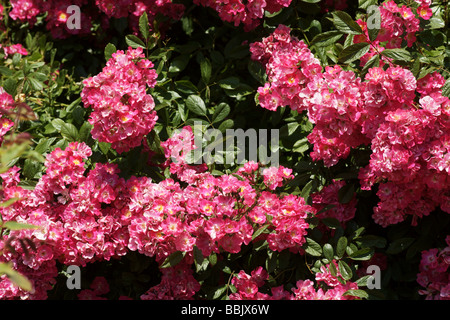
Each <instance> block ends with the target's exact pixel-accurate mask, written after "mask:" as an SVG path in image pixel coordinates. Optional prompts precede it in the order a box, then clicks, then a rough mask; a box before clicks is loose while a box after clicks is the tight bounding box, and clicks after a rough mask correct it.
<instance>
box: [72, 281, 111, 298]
mask: <svg viewBox="0 0 450 320" xmlns="http://www.w3.org/2000/svg"><path fill="white" fill-rule="evenodd" d="M108 292H109V284H108V281H106V278H105V277H95V278H94V280H93V281H92V283H91V285H90V288H89V289H84V290H81V291H80V293H79V294H78V299H80V300H106V298H105V297H102V295H105V294H107V293H108Z"/></svg>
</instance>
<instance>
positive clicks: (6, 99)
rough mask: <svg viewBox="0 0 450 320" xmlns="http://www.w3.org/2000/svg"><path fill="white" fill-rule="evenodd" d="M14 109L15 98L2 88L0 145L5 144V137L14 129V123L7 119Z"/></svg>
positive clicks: (0, 100) (0, 88) (0, 89)
mask: <svg viewBox="0 0 450 320" xmlns="http://www.w3.org/2000/svg"><path fill="white" fill-rule="evenodd" d="M13 108H14V99H13V97H12V96H11V95H10V94H9V93H7V92H6V91H5V89H3V88H2V87H0V144H1V143H2V142H3V137H4V136H5V134H6V133H7V132H8V131H9V130H10V129H11V128H12V126H13V125H14V122H12V121H11V120H10V119H8V118H7V117H5V116H4V115H5V114H8V113H9V112H10V111H11V109H13Z"/></svg>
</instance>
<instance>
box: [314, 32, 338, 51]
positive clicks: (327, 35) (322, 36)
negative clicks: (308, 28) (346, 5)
mask: <svg viewBox="0 0 450 320" xmlns="http://www.w3.org/2000/svg"><path fill="white" fill-rule="evenodd" d="M342 35H343V34H342V32H340V31H338V30H331V31H326V32H322V33H319V34H318V35H316V36H315V37H314V38H313V39H312V40H311V42H310V45H315V46H316V47H327V46H329V45H332V44H333V43H335V42H336V41H338V40H339V39H340V38H341V37H342Z"/></svg>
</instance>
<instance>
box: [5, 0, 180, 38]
mask: <svg viewBox="0 0 450 320" xmlns="http://www.w3.org/2000/svg"><path fill="white" fill-rule="evenodd" d="M10 3H11V6H12V9H11V11H10V12H9V16H10V17H11V18H12V19H13V20H17V21H20V22H28V23H29V24H30V26H31V27H33V26H34V25H35V24H36V22H37V18H38V16H39V15H45V21H46V28H47V30H49V31H50V33H51V34H52V36H53V37H54V38H56V39H64V38H67V37H68V36H71V35H81V36H86V35H89V34H91V27H92V25H93V22H94V20H97V19H98V20H99V21H100V23H101V26H102V28H104V29H107V28H108V27H109V21H108V19H109V18H124V17H127V18H129V23H130V27H131V28H133V29H135V30H137V24H138V20H139V17H140V16H141V15H142V14H143V13H144V12H146V13H147V15H148V17H149V19H150V20H151V21H152V20H153V19H154V17H155V16H156V15H157V14H163V15H165V16H167V17H170V18H172V19H177V20H178V19H180V18H181V16H182V14H183V12H184V9H185V7H184V5H182V4H178V3H173V2H172V0H158V1H155V0H143V1H131V0H119V1H111V0H96V1H95V2H94V1H92V3H91V2H90V1H87V0H74V1H64V0H48V1H38V0H12V1H10ZM72 5H75V6H78V8H80V12H79V13H80V17H79V18H80V28H73V29H72V28H68V26H67V21H68V19H69V18H70V16H71V15H72V14H73V12H71V11H69V12H68V10H67V8H68V7H69V6H72Z"/></svg>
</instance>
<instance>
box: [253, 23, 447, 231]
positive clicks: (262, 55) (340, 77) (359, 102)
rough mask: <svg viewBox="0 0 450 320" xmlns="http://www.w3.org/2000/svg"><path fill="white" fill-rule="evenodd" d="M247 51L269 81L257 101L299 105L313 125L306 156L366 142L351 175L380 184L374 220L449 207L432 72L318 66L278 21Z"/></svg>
mask: <svg viewBox="0 0 450 320" xmlns="http://www.w3.org/2000/svg"><path fill="white" fill-rule="evenodd" d="M251 51H252V57H253V59H255V60H257V61H261V62H262V63H263V64H264V65H265V67H266V73H267V75H268V80H269V82H268V83H266V84H265V86H264V87H261V88H259V90H258V92H259V102H260V104H261V106H262V107H264V108H267V109H269V110H276V109H277V108H278V107H281V106H289V107H290V108H292V109H293V110H297V111H298V112H302V111H303V110H306V112H307V116H308V118H309V120H310V121H311V122H312V123H313V124H315V126H314V129H313V131H312V132H311V134H310V135H309V136H308V140H309V141H310V142H311V143H312V144H313V146H314V149H313V151H312V152H311V157H312V159H313V160H323V161H324V164H325V165H326V166H333V165H335V164H337V163H338V162H339V160H340V159H345V158H346V157H348V155H349V153H350V151H351V150H352V149H355V148H357V147H359V146H363V145H370V148H371V150H372V154H371V157H370V163H369V165H368V166H367V167H365V168H363V169H362V170H361V172H360V175H359V178H360V181H361V184H362V188H363V189H365V190H370V189H371V188H372V186H373V185H374V184H377V183H380V188H379V190H378V196H379V197H380V203H379V205H378V207H376V208H375V213H374V219H375V221H376V222H377V223H378V224H380V225H382V226H388V225H390V224H395V223H398V222H401V221H403V220H404V219H405V218H406V217H407V216H408V215H412V216H413V219H412V223H413V224H416V222H417V218H420V217H422V216H424V215H428V214H429V213H430V212H431V211H433V210H434V209H435V208H436V207H438V206H440V208H441V209H442V210H444V211H446V212H449V213H450V210H449V206H448V203H449V199H450V198H449V196H450V195H449V192H450V189H449V188H448V186H449V185H450V181H449V178H450V176H449V170H450V162H449V159H450V149H449V139H450V138H449V134H448V133H449V132H450V112H449V109H450V100H449V99H448V98H447V97H445V96H442V92H441V88H442V86H443V84H444V82H445V79H444V78H443V77H442V76H441V75H440V74H438V73H437V72H435V73H431V74H429V75H427V76H425V77H423V78H421V79H420V80H416V78H415V77H414V75H413V74H412V72H411V71H409V70H408V69H404V68H401V67H397V66H393V65H392V66H389V67H388V68H380V67H374V68H371V69H369V70H368V73H367V75H366V77H365V81H362V79H360V78H358V77H356V76H355V75H354V73H353V72H351V71H344V70H342V68H341V67H339V66H334V67H326V68H325V70H324V71H322V68H321V66H320V64H319V63H318V62H317V60H316V59H315V58H314V57H313V56H312V54H311V52H310V51H309V49H308V48H307V46H306V45H305V44H304V43H303V42H302V41H299V40H297V39H296V38H295V37H293V36H291V35H290V29H289V28H287V27H285V26H279V27H278V28H277V29H276V30H275V31H274V33H273V34H272V35H270V36H269V37H267V38H264V39H263V40H262V41H261V42H256V43H253V44H251ZM281 57H285V58H281Z"/></svg>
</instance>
